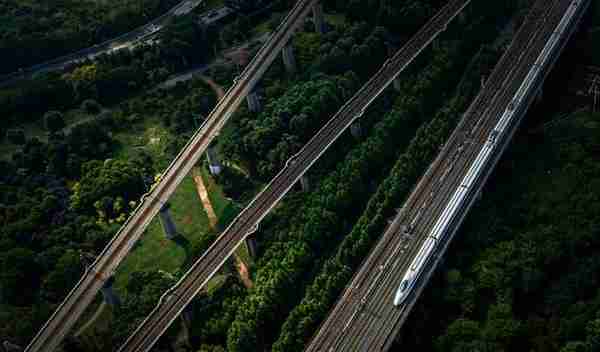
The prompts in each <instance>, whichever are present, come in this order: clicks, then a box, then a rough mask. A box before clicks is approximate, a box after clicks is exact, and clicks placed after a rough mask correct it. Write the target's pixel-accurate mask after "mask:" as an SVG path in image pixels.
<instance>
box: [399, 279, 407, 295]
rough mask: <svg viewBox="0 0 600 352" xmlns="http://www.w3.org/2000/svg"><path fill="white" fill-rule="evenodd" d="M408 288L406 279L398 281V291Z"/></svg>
mask: <svg viewBox="0 0 600 352" xmlns="http://www.w3.org/2000/svg"><path fill="white" fill-rule="evenodd" d="M407 288H408V280H404V281H402V282H401V283H400V292H404V291H406V289H407Z"/></svg>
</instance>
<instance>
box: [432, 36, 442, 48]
mask: <svg viewBox="0 0 600 352" xmlns="http://www.w3.org/2000/svg"><path fill="white" fill-rule="evenodd" d="M431 47H432V48H433V50H435V51H438V50H440V39H439V37H435V38H434V39H433V42H432V43H431Z"/></svg>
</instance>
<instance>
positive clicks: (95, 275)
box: [25, 0, 317, 352]
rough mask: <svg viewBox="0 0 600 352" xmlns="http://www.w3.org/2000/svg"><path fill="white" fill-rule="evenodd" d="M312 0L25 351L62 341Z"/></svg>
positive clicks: (290, 18) (268, 46)
mask: <svg viewBox="0 0 600 352" xmlns="http://www.w3.org/2000/svg"><path fill="white" fill-rule="evenodd" d="M316 2H317V0H300V1H299V2H298V3H297V4H296V5H295V6H294V8H293V9H292V10H291V11H290V12H289V13H288V15H287V16H286V17H285V19H284V20H283V21H282V22H281V24H280V25H279V26H278V28H277V30H276V31H275V32H274V33H273V34H272V35H271V37H270V38H269V40H268V41H267V42H266V43H265V44H264V45H263V47H262V48H261V49H260V50H259V52H258V53H257V55H256V56H255V57H254V58H253V60H252V61H251V62H250V63H249V65H248V66H247V67H246V69H245V70H244V71H243V72H242V74H241V75H240V79H238V80H237V81H236V82H235V83H234V85H233V86H232V87H231V88H230V89H229V90H228V91H227V93H226V94H225V96H224V97H223V98H222V99H221V100H220V101H219V102H218V103H217V105H216V106H215V108H214V109H213V111H212V112H211V113H210V115H209V116H208V117H207V119H206V120H205V122H204V123H203V124H202V126H201V127H200V128H199V129H198V130H197V131H196V133H195V134H194V135H193V136H192V138H191V139H190V140H189V141H188V143H187V144H186V146H185V147H184V148H183V149H182V150H181V152H180V153H179V154H178V155H177V157H176V158H175V159H174V160H173V162H172V163H171V164H170V165H169V167H168V168H167V169H166V170H165V172H164V173H163V176H162V178H161V180H160V181H159V182H158V184H157V185H156V186H155V187H153V189H152V190H151V191H150V192H148V193H147V194H146V195H144V196H143V197H142V200H141V202H140V204H139V205H138V207H137V208H136V209H135V210H134V212H133V214H132V215H131V216H130V217H129V218H128V219H127V221H126V222H125V223H124V224H123V226H122V227H121V229H120V230H119V231H118V232H117V234H116V235H115V236H114V237H113V238H112V239H111V241H110V242H109V243H108V244H107V246H106V247H105V248H104V250H103V251H102V253H101V254H100V255H99V257H98V258H97V259H96V260H95V261H94V263H93V264H92V265H91V266H90V267H89V268H87V269H86V272H85V273H84V275H83V277H82V279H81V280H80V281H79V282H78V283H77V284H76V285H75V287H74V288H73V289H72V290H71V291H70V293H69V294H68V296H67V297H66V298H65V300H64V301H63V302H62V303H61V304H60V305H59V307H58V308H57V309H56V310H55V311H54V313H53V314H52V316H51V317H50V318H49V320H48V321H47V322H46V323H45V324H44V326H43V327H42V328H41V329H40V330H39V332H38V333H37V334H36V335H35V337H34V338H33V340H32V341H31V343H30V344H29V345H28V346H27V348H26V350H25V351H26V352H30V351H31V352H33V351H52V350H54V349H55V348H56V347H57V346H58V345H59V344H60V342H61V341H62V339H63V338H64V336H66V334H67V333H68V331H69V330H70V329H71V328H72V326H73V325H74V324H75V322H76V320H77V319H78V317H79V316H80V315H81V314H82V313H83V311H84V310H85V308H86V307H87V306H88V305H89V304H90V303H91V302H92V300H93V299H94V297H95V296H96V294H97V292H98V291H99V290H100V288H101V287H102V285H103V284H104V282H105V281H106V280H107V279H108V278H109V277H110V276H111V275H112V274H113V273H114V271H115V269H116V267H117V266H118V265H119V264H120V262H121V261H122V260H123V259H124V257H125V256H126V255H127V254H128V253H129V251H130V250H131V248H132V247H133V245H134V244H135V243H136V242H137V240H138V239H139V238H140V236H141V235H142V234H143V231H144V230H145V229H146V227H147V226H148V224H149V223H150V221H151V220H152V218H153V217H154V216H155V215H156V213H158V211H159V210H160V208H161V207H162V205H163V204H164V203H165V202H166V201H167V200H168V198H169V197H170V195H171V194H172V193H173V192H174V191H175V189H176V187H177V185H178V184H179V183H180V182H181V181H182V180H183V178H184V177H185V176H186V175H187V173H188V172H189V170H190V169H191V168H192V167H193V165H194V164H195V163H196V162H197V160H198V159H199V158H200V156H201V155H202V153H204V151H205V150H206V148H207V147H208V145H209V144H210V142H211V141H212V140H213V139H214V137H215V136H216V135H217V134H218V133H219V131H220V130H221V128H222V127H223V125H224V124H225V123H226V122H227V120H229V118H230V117H231V116H232V114H233V113H234V112H235V110H236V109H237V107H238V106H239V105H240V103H241V101H242V100H243V99H244V98H245V96H246V95H247V94H248V93H249V92H250V90H251V89H252V88H253V86H254V85H255V84H256V82H257V81H258V80H259V79H260V77H261V76H262V74H263V73H264V72H265V71H266V69H267V67H268V66H269V65H270V63H271V62H272V61H273V60H274V59H275V57H276V56H277V55H278V53H279V51H280V50H281V48H282V47H283V46H284V45H285V43H286V42H287V41H288V40H289V38H290V37H291V35H292V34H293V31H294V30H295V29H297V28H298V27H300V25H301V24H302V19H303V18H304V17H305V16H306V15H307V14H308V13H309V11H310V9H311V7H312V5H314V4H315V3H316Z"/></svg>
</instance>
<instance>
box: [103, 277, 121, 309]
mask: <svg viewBox="0 0 600 352" xmlns="http://www.w3.org/2000/svg"><path fill="white" fill-rule="evenodd" d="M114 282H115V278H114V276H111V277H110V278H109V279H108V280H106V282H105V283H104V285H102V288H101V289H100V292H102V298H103V299H104V302H105V303H106V304H109V305H111V306H118V305H119V304H121V300H120V299H119V296H117V294H116V293H115V291H114V290H113V283H114Z"/></svg>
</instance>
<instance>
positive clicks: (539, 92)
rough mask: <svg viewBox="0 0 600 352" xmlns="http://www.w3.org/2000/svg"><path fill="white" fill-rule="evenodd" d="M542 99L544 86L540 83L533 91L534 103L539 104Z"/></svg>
mask: <svg viewBox="0 0 600 352" xmlns="http://www.w3.org/2000/svg"><path fill="white" fill-rule="evenodd" d="M543 99H544V86H543V85H541V86H540V88H538V90H537V92H535V103H536V104H540V103H541V102H542V100H543Z"/></svg>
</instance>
